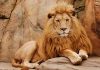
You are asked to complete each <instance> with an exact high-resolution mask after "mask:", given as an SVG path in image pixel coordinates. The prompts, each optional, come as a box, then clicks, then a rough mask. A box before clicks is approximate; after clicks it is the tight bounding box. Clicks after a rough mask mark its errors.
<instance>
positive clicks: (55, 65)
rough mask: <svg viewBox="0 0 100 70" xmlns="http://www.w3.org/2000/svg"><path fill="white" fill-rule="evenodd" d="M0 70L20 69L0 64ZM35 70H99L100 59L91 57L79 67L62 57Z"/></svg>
mask: <svg viewBox="0 0 100 70" xmlns="http://www.w3.org/2000/svg"><path fill="white" fill-rule="evenodd" d="M0 70H20V68H15V67H12V66H11V63H5V62H0ZM30 70H35V69H30ZM36 70H100V57H91V58H89V59H88V60H86V61H84V62H83V63H82V65H79V66H74V65H72V64H71V63H70V62H69V60H68V59H67V58H64V57H59V58H53V59H49V60H47V61H46V62H44V63H42V64H41V65H40V66H39V67H38V68H37V69H36Z"/></svg>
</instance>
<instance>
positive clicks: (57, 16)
mask: <svg viewBox="0 0 100 70" xmlns="http://www.w3.org/2000/svg"><path fill="white" fill-rule="evenodd" d="M74 16H75V14H74V8H73V6H72V5H70V4H67V3H61V4H57V5H56V7H54V8H53V9H52V10H51V11H50V12H49V14H48V21H47V25H46V28H45V29H46V30H45V31H46V32H49V34H50V35H53V36H61V37H66V36H68V35H69V34H70V33H71V29H72V27H73V25H74V23H73V21H74V20H73V17H74Z"/></svg>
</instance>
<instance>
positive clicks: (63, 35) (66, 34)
mask: <svg viewBox="0 0 100 70" xmlns="http://www.w3.org/2000/svg"><path fill="white" fill-rule="evenodd" d="M58 35H59V36H62V37H65V36H68V35H69V33H65V32H63V33H58Z"/></svg>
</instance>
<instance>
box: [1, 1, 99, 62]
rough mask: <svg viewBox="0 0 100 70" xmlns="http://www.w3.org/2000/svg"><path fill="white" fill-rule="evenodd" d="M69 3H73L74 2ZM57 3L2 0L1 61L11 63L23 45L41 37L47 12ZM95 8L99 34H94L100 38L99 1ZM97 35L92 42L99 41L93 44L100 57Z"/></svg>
mask: <svg viewBox="0 0 100 70" xmlns="http://www.w3.org/2000/svg"><path fill="white" fill-rule="evenodd" d="M67 1H69V2H71V3H73V1H74V0H67ZM56 2H57V0H0V61H10V59H11V58H12V57H13V55H14V53H15V52H16V51H17V49H18V48H19V47H20V46H21V45H23V44H24V43H25V42H27V41H29V40H35V39H37V37H39V36H41V33H42V30H43V27H44V23H45V22H46V19H47V18H46V16H47V13H48V12H47V10H48V8H49V7H51V6H52V5H54V4H55V3H56ZM83 4H84V3H83ZM83 4H82V5H83ZM75 5H76V6H77V5H79V3H78V0H76V3H75ZM97 5H98V6H97ZM95 7H96V20H97V26H96V30H97V32H94V34H96V35H97V36H99V35H100V24H99V23H100V16H99V15H98V14H100V12H99V10H100V8H99V7H100V1H99V0H97V1H96V6H95ZM79 9H80V8H79ZM78 14H79V18H80V19H81V20H83V17H80V16H81V14H83V12H81V13H80V12H79V13H78ZM44 19H45V20H44ZM94 26H95V25H93V27H94ZM96 35H93V36H92V41H93V40H95V41H97V42H95V41H93V43H96V45H94V47H97V48H96V49H95V53H96V54H97V55H100V51H99V50H100V46H99V43H100V38H99V37H97V36H96ZM95 37H96V38H95ZM94 38H95V39H94Z"/></svg>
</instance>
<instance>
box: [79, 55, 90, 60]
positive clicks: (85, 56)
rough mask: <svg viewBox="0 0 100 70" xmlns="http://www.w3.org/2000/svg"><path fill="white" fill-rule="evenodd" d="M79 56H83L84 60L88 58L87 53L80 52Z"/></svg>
mask: <svg viewBox="0 0 100 70" xmlns="http://www.w3.org/2000/svg"><path fill="white" fill-rule="evenodd" d="M79 56H80V57H81V58H82V60H87V59H88V55H87V54H79Z"/></svg>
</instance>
